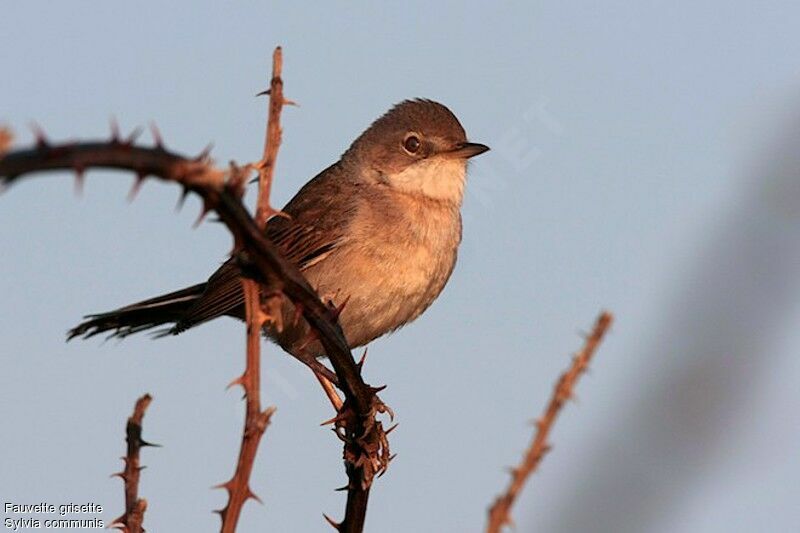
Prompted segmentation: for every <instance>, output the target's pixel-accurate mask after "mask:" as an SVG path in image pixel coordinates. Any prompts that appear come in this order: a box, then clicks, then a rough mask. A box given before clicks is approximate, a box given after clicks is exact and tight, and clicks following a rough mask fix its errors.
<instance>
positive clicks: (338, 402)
mask: <svg viewBox="0 0 800 533" xmlns="http://www.w3.org/2000/svg"><path fill="white" fill-rule="evenodd" d="M314 375H315V376H317V379H318V380H319V384H320V385H322V390H324V391H325V395H326V396H327V397H328V399H329V400H330V401H331V405H333V408H334V409H335V410H336V412H337V413H338V412H339V411H341V409H342V405H344V402H343V401H342V398H341V397H340V396H339V393H338V392H336V387H335V386H334V385H333V383H331V382H330V381H329V380H328V378H326V377H325V376H323V375H322V374H320V373H318V372H316V371H314Z"/></svg>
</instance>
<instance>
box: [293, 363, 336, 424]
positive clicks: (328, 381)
mask: <svg viewBox="0 0 800 533" xmlns="http://www.w3.org/2000/svg"><path fill="white" fill-rule="evenodd" d="M292 355H294V357H295V358H296V359H297V360H298V361H300V362H301V363H303V364H304V365H306V366H308V368H310V369H311V371H312V372H313V373H314V375H315V376H316V377H317V380H319V384H320V385H322V390H324V391H325V395H326V396H327V397H328V399H329V400H330V402H331V405H333V408H334V409H336V412H337V413H338V412H339V410H340V409H341V408H342V404H343V402H342V399H341V398H340V397H339V393H337V392H336V386H335V384H338V383H339V378H337V377H336V374H334V373H333V371H332V370H331V369H329V368H328V367H327V366H325V365H324V364H322V363H321V362H320V361H319V359H317V358H316V357H314V354H312V353H310V352H309V351H307V350H298V351H297V352H296V353H293V354H292Z"/></svg>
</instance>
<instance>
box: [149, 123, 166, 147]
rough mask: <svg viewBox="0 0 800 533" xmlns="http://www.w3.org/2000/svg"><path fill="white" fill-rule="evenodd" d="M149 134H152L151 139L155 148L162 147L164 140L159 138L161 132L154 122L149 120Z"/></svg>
mask: <svg viewBox="0 0 800 533" xmlns="http://www.w3.org/2000/svg"><path fill="white" fill-rule="evenodd" d="M150 134H151V135H152V136H153V140H154V141H155V143H156V148H158V149H159V150H163V149H164V140H163V139H162V138H161V132H160V131H158V126H156V123H155V122H152V121H151V122H150Z"/></svg>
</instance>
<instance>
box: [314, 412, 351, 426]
mask: <svg viewBox="0 0 800 533" xmlns="http://www.w3.org/2000/svg"><path fill="white" fill-rule="evenodd" d="M344 420H347V414H346V413H339V414H338V415H336V416H334V417H333V418H331V419H329V420H326V421H325V422H322V423H321V424H320V426H327V425H328V424H334V423H336V422H342V421H344Z"/></svg>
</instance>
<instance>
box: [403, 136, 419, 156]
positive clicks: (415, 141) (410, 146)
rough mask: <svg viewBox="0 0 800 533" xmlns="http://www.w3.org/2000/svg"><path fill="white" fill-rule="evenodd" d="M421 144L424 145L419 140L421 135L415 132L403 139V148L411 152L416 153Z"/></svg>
mask: <svg viewBox="0 0 800 533" xmlns="http://www.w3.org/2000/svg"><path fill="white" fill-rule="evenodd" d="M420 146H422V143H420V142H419V137H417V136H416V135H414V134H411V135H409V136H408V137H406V139H405V140H404V141H403V148H404V149H405V151H406V152H408V153H409V154H416V153H417V152H418V151H419V147H420Z"/></svg>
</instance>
